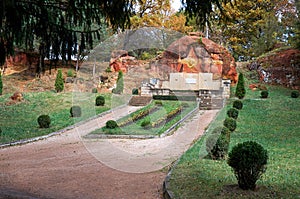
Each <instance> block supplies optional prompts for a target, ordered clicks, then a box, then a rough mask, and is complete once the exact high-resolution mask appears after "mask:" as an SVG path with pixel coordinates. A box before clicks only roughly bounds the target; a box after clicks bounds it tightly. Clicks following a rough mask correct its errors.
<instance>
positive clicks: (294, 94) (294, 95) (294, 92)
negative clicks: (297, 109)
mask: <svg viewBox="0 0 300 199" xmlns="http://www.w3.org/2000/svg"><path fill="white" fill-rule="evenodd" d="M291 97H292V98H298V97H299V91H297V90H295V91H292V92H291Z"/></svg>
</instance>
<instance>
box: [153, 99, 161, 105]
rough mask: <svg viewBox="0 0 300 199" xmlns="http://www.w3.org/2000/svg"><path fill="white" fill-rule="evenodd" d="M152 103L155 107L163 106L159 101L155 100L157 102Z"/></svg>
mask: <svg viewBox="0 0 300 199" xmlns="http://www.w3.org/2000/svg"><path fill="white" fill-rule="evenodd" d="M154 103H155V105H157V106H162V105H163V104H162V101H161V100H157V101H155V102H154Z"/></svg>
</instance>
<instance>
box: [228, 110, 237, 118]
mask: <svg viewBox="0 0 300 199" xmlns="http://www.w3.org/2000/svg"><path fill="white" fill-rule="evenodd" d="M227 116H228V117H231V118H233V119H237V118H238V116H239V111H238V110H237V109H236V108H230V109H229V110H228V111H227Z"/></svg>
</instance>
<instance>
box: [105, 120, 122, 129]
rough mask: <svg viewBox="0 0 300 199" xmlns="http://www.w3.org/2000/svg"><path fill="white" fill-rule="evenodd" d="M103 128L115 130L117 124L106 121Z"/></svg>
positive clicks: (112, 121)
mask: <svg viewBox="0 0 300 199" xmlns="http://www.w3.org/2000/svg"><path fill="white" fill-rule="evenodd" d="M105 127H106V128H108V129H115V128H118V127H119V126H118V124H117V122H116V121H115V120H108V121H107V122H106V124H105Z"/></svg>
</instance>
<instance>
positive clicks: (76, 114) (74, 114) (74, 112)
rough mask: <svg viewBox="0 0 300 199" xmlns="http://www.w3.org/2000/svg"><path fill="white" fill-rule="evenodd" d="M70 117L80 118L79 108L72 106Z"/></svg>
mask: <svg viewBox="0 0 300 199" xmlns="http://www.w3.org/2000/svg"><path fill="white" fill-rule="evenodd" d="M70 114H71V117H81V107H80V106H72V107H71V108H70Z"/></svg>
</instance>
